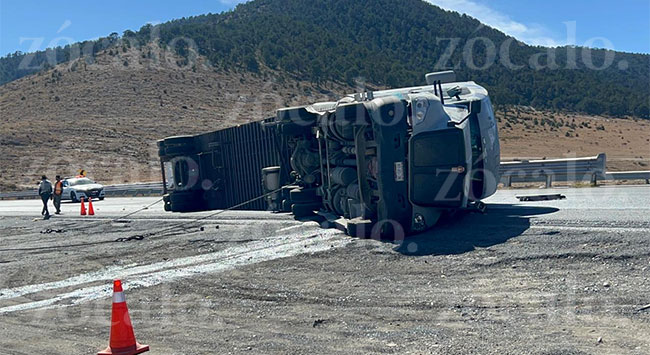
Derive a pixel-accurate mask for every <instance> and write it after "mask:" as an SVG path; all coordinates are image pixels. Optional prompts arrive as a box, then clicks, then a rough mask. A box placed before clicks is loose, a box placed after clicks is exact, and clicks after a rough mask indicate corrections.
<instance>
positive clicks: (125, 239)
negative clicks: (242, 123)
mask: <svg viewBox="0 0 650 355" xmlns="http://www.w3.org/2000/svg"><path fill="white" fill-rule="evenodd" d="M280 191H282V188H279V189H277V190H274V191H271V192H267V193H265V194H263V195H261V196H258V197H255V198H252V199H250V200H248V201H245V202H242V203H239V204H236V205H234V206H231V207H228V208H226V209H223V210H219V211H217V212H215V213H211V214H209V215H206V216H203V217H200V218H196V219H194V220H191V221H185V222H181V223H179V224H176V225H172V226H170V227H167V228H163V229H161V230H158V231H153V232H149V233H145V234H136V235H133V236H130V237H121V238H117V239H114V240H104V241H97V242H89V243H75V244H67V245H51V246H43V247H28V248H9V249H0V252H3V251H31V250H45V249H63V248H72V247H81V246H90V245H98V244H107V243H124V242H129V241H141V240H144V239H145V238H147V237H152V236H155V235H158V236H160V237H163V236H165V234H163V233H167V232H171V231H173V230H175V229H177V228H182V227H184V226H185V225H189V224H191V223H196V222H199V221H202V220H205V219H208V218H211V217H214V216H218V215H220V214H222V213H224V212H227V211H231V210H233V209H235V208H238V207H241V206H244V205H246V204H248V203H251V202H253V201H257V200H259V199H262V198H265V197H267V196H271V195H273V194H274V193H277V192H280ZM162 200H163V199H162V198H161V199H159V200H157V201H155V202H153V203H151V204H149V205H147V206H145V207H142V208H140V209H138V210H135V211H133V212H129V213H127V214H125V215H123V216H120V217H118V218H113V219H109V220H104V221H97V224H96V225H100V224H103V223H107V222H111V223H112V222H117V221H120V222H124V218H127V217H130V216H132V215H134V214H136V213H139V212H142V211H144V210H146V209H149V208H150V207H152V206H154V205H156V204H157V203H159V202H161V201H162ZM91 226H93V225H92V224H91V225H90V226H88V225H85V226H83V227H78V228H68V229H67V230H64V232H65V231H75V230H84V229H87V228H89V227H91Z"/></svg>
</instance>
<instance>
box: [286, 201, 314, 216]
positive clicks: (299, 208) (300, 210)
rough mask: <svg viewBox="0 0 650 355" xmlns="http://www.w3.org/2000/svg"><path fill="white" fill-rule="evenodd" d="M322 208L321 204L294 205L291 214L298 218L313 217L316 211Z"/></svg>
mask: <svg viewBox="0 0 650 355" xmlns="http://www.w3.org/2000/svg"><path fill="white" fill-rule="evenodd" d="M320 207H321V204H320V203H294V204H293V205H292V206H291V213H293V215H294V216H295V217H296V218H300V217H308V216H313V215H314V214H315V213H314V211H316V210H319V209H320Z"/></svg>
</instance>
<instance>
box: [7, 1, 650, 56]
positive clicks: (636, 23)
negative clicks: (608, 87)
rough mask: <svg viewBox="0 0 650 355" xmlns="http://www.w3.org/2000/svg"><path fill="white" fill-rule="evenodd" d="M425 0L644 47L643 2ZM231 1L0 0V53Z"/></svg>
mask: <svg viewBox="0 0 650 355" xmlns="http://www.w3.org/2000/svg"><path fill="white" fill-rule="evenodd" d="M395 1H399V0H395ZM426 1H429V2H431V3H433V4H436V5H438V6H440V7H443V8H445V9H448V10H453V11H457V12H462V13H466V14H468V15H470V16H472V17H475V18H477V19H479V20H481V21H482V22H484V23H486V24H488V25H490V26H492V27H495V28H497V29H499V30H501V31H503V32H505V33H507V34H509V35H512V36H513V37H515V38H517V39H519V40H522V41H524V42H526V43H529V44H535V45H551V46H553V45H564V44H576V45H589V46H591V47H599V48H602V47H607V48H612V49H615V50H620V51H626V52H636V53H650V1H649V0H619V1H615V2H613V1H611V0H592V1H589V0H546V1H524V0H490V1H487V0H426ZM238 2H241V1H237V0H191V1H166V0H158V1H149V0H142V1H133V0H130V1H123V0H112V1H110V2H99V1H88V0H84V1H79V0H68V1H51V0H22V1H19V0H16V1H14V0H0V56H3V55H6V54H7V53H12V52H14V51H17V50H20V51H23V52H29V51H33V50H36V49H44V48H46V47H51V46H53V45H65V44H67V43H73V42H78V41H82V40H87V39H94V38H97V37H100V36H106V35H108V34H109V33H111V32H117V33H119V34H122V32H123V31H124V30H126V29H132V30H137V29H139V28H140V27H141V26H142V25H143V24H145V23H149V22H151V23H158V22H164V21H168V20H171V19H175V18H180V17H184V16H192V15H198V14H203V13H208V12H212V13H218V12H221V11H224V10H228V9H231V8H233V7H234V6H235V5H236V3H238ZM565 22H569V25H568V26H569V27H567V24H565ZM568 28H575V31H573V30H570V29H569V30H568ZM572 32H574V33H575V36H572V35H571V33H572ZM603 39H604V40H603Z"/></svg>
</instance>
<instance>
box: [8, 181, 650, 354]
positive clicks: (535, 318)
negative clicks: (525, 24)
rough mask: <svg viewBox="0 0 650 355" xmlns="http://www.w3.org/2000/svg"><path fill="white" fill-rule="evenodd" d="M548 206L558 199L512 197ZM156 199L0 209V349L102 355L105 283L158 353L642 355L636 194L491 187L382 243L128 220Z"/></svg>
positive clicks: (142, 217) (649, 285) (146, 214)
mask: <svg viewBox="0 0 650 355" xmlns="http://www.w3.org/2000/svg"><path fill="white" fill-rule="evenodd" d="M549 192H550V193H561V194H563V195H565V196H566V197H567V198H566V199H563V200H557V201H542V202H524V203H520V202H519V201H518V200H517V199H516V198H515V196H516V195H528V194H537V193H549ZM156 200H157V198H113V199H112V198H107V199H106V200H104V201H97V202H95V204H94V207H95V212H96V215H95V216H92V217H91V216H85V217H82V216H79V211H78V209H79V204H72V203H65V204H64V205H63V214H62V215H58V216H54V217H52V218H51V219H50V220H47V221H44V220H42V219H40V218H39V217H40V216H39V212H40V202H39V201H35V200H23V201H0V241H1V243H0V270H2V272H1V273H0V353H2V354H5V353H6V354H31V353H34V352H37V351H43V350H46V351H47V352H48V353H52V354H81V353H93V352H95V351H98V350H101V349H103V347H105V346H106V343H107V341H108V329H109V323H110V321H109V320H110V302H111V301H110V296H111V289H110V286H111V280H112V279H113V278H115V277H120V278H123V279H124V282H125V288H126V295H127V301H128V305H129V308H130V311H131V318H132V319H133V323H134V325H135V330H136V336H137V337H138V340H139V341H140V342H142V343H147V344H149V345H150V346H151V348H152V350H151V353H152V354H213V353H242V352H245V353H328V354H329V353H342V354H350V353H435V354H448V353H458V354H467V353H477V354H491V353H495V354H496V353H499V354H502V353H534V354H566V353H569V354H583V353H585V354H590V353H603V354H622V353H626V354H647V353H649V351H648V349H650V310H642V308H643V306H644V305H646V304H650V296H648V295H650V278H649V277H648V275H649V273H650V204H649V203H648V201H650V187H648V186H638V187H633V186H626V187H600V188H582V189H552V190H502V191H499V192H498V193H497V194H496V195H495V196H493V197H491V198H489V199H487V200H486V203H487V204H488V212H487V213H486V214H484V215H479V214H470V215H464V216H460V217H458V218H456V219H454V220H449V221H443V222H442V223H441V224H440V225H439V226H437V227H436V228H434V229H433V230H431V231H428V232H426V233H423V234H421V235H416V236H412V237H409V238H407V239H406V240H398V241H390V242H389V241H378V240H363V239H355V238H350V237H347V236H345V235H343V234H341V233H339V232H337V231H335V230H325V229H322V228H320V227H319V226H318V225H317V223H315V222H304V221H295V220H293V219H292V218H291V216H289V215H285V214H273V213H267V212H253V211H237V212H225V213H222V214H219V215H217V216H212V217H210V215H212V214H214V212H202V213H192V214H172V213H166V212H163V211H162V206H161V204H160V203H158V204H155V205H153V206H151V207H149V208H148V209H144V210H142V211H140V212H138V213H137V214H134V215H131V216H128V217H123V216H125V215H126V214H129V213H131V212H133V211H137V210H140V209H142V208H144V207H146V206H149V205H152V204H154V203H155V202H156ZM197 218H205V219H203V220H200V221H196V219H197ZM48 232H49V233H48Z"/></svg>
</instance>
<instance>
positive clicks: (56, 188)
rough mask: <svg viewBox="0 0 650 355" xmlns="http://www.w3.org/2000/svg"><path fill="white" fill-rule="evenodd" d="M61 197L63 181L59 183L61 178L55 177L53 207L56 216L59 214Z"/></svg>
mask: <svg viewBox="0 0 650 355" xmlns="http://www.w3.org/2000/svg"><path fill="white" fill-rule="evenodd" d="M62 196H63V181H61V176H59V175H57V176H56V181H55V182H54V197H53V199H54V207H55V208H56V212H55V213H56V214H61V197H62Z"/></svg>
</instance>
